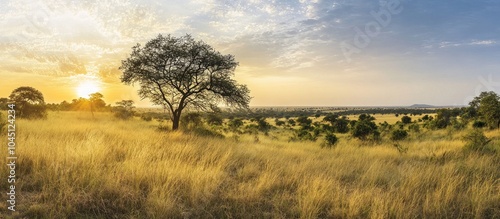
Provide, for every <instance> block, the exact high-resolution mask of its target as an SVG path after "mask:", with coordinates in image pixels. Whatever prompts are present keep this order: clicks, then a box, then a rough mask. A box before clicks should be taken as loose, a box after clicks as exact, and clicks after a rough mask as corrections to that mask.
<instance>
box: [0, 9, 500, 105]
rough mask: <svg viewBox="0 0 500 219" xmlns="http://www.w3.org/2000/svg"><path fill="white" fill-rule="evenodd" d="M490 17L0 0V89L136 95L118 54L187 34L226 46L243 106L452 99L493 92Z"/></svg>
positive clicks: (497, 62) (486, 13) (498, 45)
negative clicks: (87, 84)
mask: <svg viewBox="0 0 500 219" xmlns="http://www.w3.org/2000/svg"><path fill="white" fill-rule="evenodd" d="M499 20H500V2H498V1H497V0H440V1H430V0H388V1H382V0H380V1H379V0H294V1H292V0H272V1H271V0H270V1H264V0H248V1H243V0H234V1H230V0H192V1H187V0H186V1H185V0H164V1H160V0H83V1H77V0H72V1H58V0H35V1H25V0H21V1H20V0H2V1H1V2H0V59H1V60H2V61H1V62H0V97H6V96H8V95H9V94H10V92H11V91H12V90H13V89H15V88H17V87H19V86H24V85H28V86H33V87H35V88H37V89H39V90H40V91H42V93H44V95H45V98H46V101H47V102H57V103H58V102H61V101H63V100H68V101H71V99H75V98H77V97H78V93H77V87H78V86H79V85H80V84H81V83H82V82H84V81H94V82H93V83H97V84H98V86H99V88H100V91H101V93H102V94H103V95H104V97H105V101H106V102H108V103H114V102H116V101H119V100H122V99H134V100H136V101H138V100H139V99H138V96H137V95H136V91H137V89H138V87H137V85H136V87H131V86H127V85H123V84H121V83H120V80H119V77H120V75H121V72H120V71H119V70H118V67H119V66H120V64H121V60H123V59H125V58H126V57H127V55H128V54H130V52H131V47H132V46H134V45H135V44H137V43H141V44H144V43H145V42H147V41H148V40H150V39H152V38H154V37H156V36H157V35H158V34H160V33H161V34H165V35H166V34H172V35H174V36H182V35H184V34H186V33H189V34H191V35H192V36H193V37H194V38H195V39H198V40H203V41H205V42H207V43H208V44H210V45H212V46H213V47H214V48H215V49H216V50H219V51H220V52H221V53H223V54H228V53H229V54H233V55H235V57H236V60H237V61H238V62H239V63H240V65H239V67H238V68H237V70H236V72H235V73H236V79H237V80H238V82H239V83H243V84H247V85H248V87H249V88H250V90H251V96H253V97H254V98H253V99H252V102H251V105H253V106H276V105H292V106H312V105H315V106H332V105H334V106H339V105H341V106H354V105H360V106H367V105H378V106H380V105H410V104H413V103H427V104H435V105H462V104H464V103H466V102H467V101H468V100H469V99H470V98H471V97H473V96H475V95H477V94H478V92H479V91H481V90H494V91H497V92H500V25H498V21H499ZM141 105H142V106H147V105H148V103H147V102H142V103H141Z"/></svg>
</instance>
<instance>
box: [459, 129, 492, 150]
mask: <svg viewBox="0 0 500 219" xmlns="http://www.w3.org/2000/svg"><path fill="white" fill-rule="evenodd" d="M462 140H463V141H465V150H470V151H487V150H488V148H487V145H488V143H490V141H491V139H488V138H487V137H486V136H485V135H484V132H483V130H481V129H474V130H472V131H471V132H469V133H468V134H467V135H465V136H464V137H463V139H462Z"/></svg>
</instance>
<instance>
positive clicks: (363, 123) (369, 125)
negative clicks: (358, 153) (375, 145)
mask: <svg viewBox="0 0 500 219" xmlns="http://www.w3.org/2000/svg"><path fill="white" fill-rule="evenodd" d="M374 120H375V118H374V117H372V116H370V115H367V114H361V115H359V118H358V121H356V123H355V124H354V125H353V129H352V136H353V137H355V138H359V139H360V140H363V141H364V140H368V137H369V136H372V137H373V139H377V138H378V137H380V132H378V130H377V124H375V122H373V121H374Z"/></svg>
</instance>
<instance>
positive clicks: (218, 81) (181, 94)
mask: <svg viewBox="0 0 500 219" xmlns="http://www.w3.org/2000/svg"><path fill="white" fill-rule="evenodd" d="M237 65H238V63H237V62H236V61H235V59H234V56H232V55H222V54H220V53H219V52H217V51H215V49H213V48H212V47H211V46H210V45H208V44H206V43H205V42H203V41H196V40H194V39H193V38H192V37H191V36H190V35H185V36H182V37H173V36H171V35H167V36H163V35H158V37H156V38H154V39H152V40H150V41H149V42H147V43H146V44H145V45H144V46H141V45H140V44H137V45H136V46H134V47H133V48H132V53H131V54H130V56H129V57H128V58H127V59H125V60H123V61H122V65H121V67H120V70H122V71H123V75H122V77H121V81H122V82H123V83H125V84H135V83H138V84H139V85H140V89H139V96H140V97H141V98H142V99H145V98H148V99H149V100H151V102H153V103H154V104H156V105H162V106H163V107H165V108H166V109H168V110H169V111H170V113H171V114H172V116H171V118H172V122H173V126H172V129H174V130H175V129H177V128H178V127H179V119H180V116H181V113H182V111H183V110H184V109H186V108H187V107H191V108H195V109H198V110H211V109H214V108H216V107H217V105H218V104H219V103H221V102H222V103H225V104H226V105H228V106H232V107H243V108H247V107H248V104H249V102H250V96H249V90H248V88H247V87H246V86H245V85H240V84H238V83H237V82H236V81H235V80H234V79H232V77H233V76H234V70H235V68H236V66H237Z"/></svg>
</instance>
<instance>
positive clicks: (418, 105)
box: [410, 104, 436, 108]
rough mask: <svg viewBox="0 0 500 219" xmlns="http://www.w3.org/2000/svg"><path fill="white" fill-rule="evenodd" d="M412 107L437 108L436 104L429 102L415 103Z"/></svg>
mask: <svg viewBox="0 0 500 219" xmlns="http://www.w3.org/2000/svg"><path fill="white" fill-rule="evenodd" d="M410 108H436V106H433V105H428V104H413V105H411V106H410Z"/></svg>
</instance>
